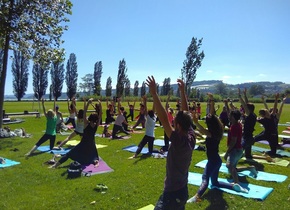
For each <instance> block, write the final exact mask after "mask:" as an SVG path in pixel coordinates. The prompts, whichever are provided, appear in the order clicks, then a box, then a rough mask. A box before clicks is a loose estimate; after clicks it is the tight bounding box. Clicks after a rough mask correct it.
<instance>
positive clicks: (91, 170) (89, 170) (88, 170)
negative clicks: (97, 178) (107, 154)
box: [83, 158, 114, 176]
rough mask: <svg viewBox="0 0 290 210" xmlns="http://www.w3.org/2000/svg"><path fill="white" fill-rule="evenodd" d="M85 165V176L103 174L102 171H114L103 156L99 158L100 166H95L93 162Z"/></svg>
mask: <svg viewBox="0 0 290 210" xmlns="http://www.w3.org/2000/svg"><path fill="white" fill-rule="evenodd" d="M84 167H85V168H84V169H83V175H84V176H90V175H95V174H102V173H108V172H112V171H114V170H113V169H111V168H110V167H109V166H108V165H107V163H106V162H105V161H103V160H102V159H101V158H100V160H99V166H98V167H95V166H94V165H93V164H90V165H88V166H84Z"/></svg>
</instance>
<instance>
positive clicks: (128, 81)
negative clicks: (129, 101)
mask: <svg viewBox="0 0 290 210" xmlns="http://www.w3.org/2000/svg"><path fill="white" fill-rule="evenodd" d="M130 90H131V82H130V80H129V79H128V78H127V79H126V81H125V97H126V96H130Z"/></svg>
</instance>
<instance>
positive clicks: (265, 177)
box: [195, 160, 287, 182]
mask: <svg viewBox="0 0 290 210" xmlns="http://www.w3.org/2000/svg"><path fill="white" fill-rule="evenodd" d="M206 163H207V160H203V161H200V162H199V163H197V164H195V166H196V167H200V168H205V165H206ZM219 171H220V172H223V173H227V174H228V173H229V172H228V168H227V167H226V164H225V163H222V165H221V167H220V170H219ZM238 174H239V176H248V177H250V178H253V179H256V180H261V181H269V182H284V181H285V180H286V179H287V176H285V175H281V174H272V173H267V172H264V171H258V174H257V177H256V178H255V177H254V176H253V174H252V173H251V172H250V171H249V170H246V171H242V172H239V173H238Z"/></svg>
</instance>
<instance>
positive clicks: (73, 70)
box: [65, 53, 78, 99]
mask: <svg viewBox="0 0 290 210" xmlns="http://www.w3.org/2000/svg"><path fill="white" fill-rule="evenodd" d="M65 81H66V86H67V92H66V94H67V97H68V98H69V99H72V98H73V97H74V96H75V94H76V93H77V85H78V84H77V81H78V64H77V57H76V55H75V54H74V53H71V54H70V56H69V59H68V61H67V64H66V77H65Z"/></svg>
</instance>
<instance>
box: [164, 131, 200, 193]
mask: <svg viewBox="0 0 290 210" xmlns="http://www.w3.org/2000/svg"><path fill="white" fill-rule="evenodd" d="M169 140H170V141H171V144H170V146H169V149H168V154H167V159H166V177H165V182H164V191H165V192H172V191H177V190H179V189H181V188H183V187H184V186H185V185H187V182H188V168H189V166H190V163H191V157H192V151H193V149H194V146H195V137H194V131H193V129H192V127H191V128H190V130H189V131H188V133H187V135H183V136H181V135H180V134H178V132H177V131H173V132H172V134H171V136H170V138H169Z"/></svg>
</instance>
